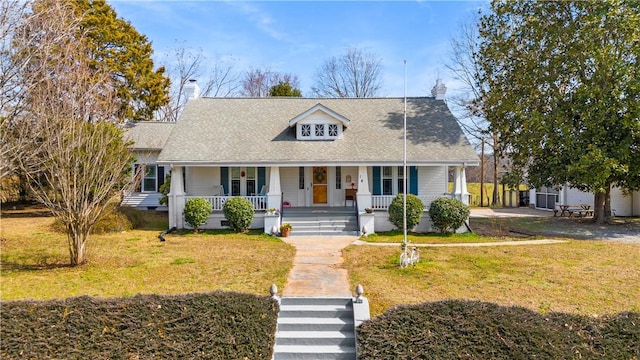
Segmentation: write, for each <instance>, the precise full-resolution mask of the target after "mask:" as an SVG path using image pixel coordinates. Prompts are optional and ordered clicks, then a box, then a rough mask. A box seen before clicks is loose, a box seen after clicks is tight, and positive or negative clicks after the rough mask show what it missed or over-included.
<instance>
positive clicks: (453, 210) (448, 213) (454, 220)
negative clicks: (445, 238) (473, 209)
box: [429, 197, 470, 234]
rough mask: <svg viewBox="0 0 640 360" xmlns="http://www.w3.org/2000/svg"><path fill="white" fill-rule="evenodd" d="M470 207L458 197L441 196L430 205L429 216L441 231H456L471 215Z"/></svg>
mask: <svg viewBox="0 0 640 360" xmlns="http://www.w3.org/2000/svg"><path fill="white" fill-rule="evenodd" d="M469 213H470V211H469V207H468V206H467V205H465V204H464V203H463V202H462V201H460V200H458V199H453V198H448V197H440V198H437V199H435V200H434V201H433V202H432V203H431V205H430V206H429V217H430V218H431V222H432V223H433V226H434V227H435V228H436V229H438V231H439V232H440V233H443V234H444V233H448V232H456V230H457V229H458V228H459V227H461V226H462V225H464V221H465V220H466V219H467V218H468V217H469Z"/></svg>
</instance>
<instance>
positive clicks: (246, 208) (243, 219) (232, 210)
mask: <svg viewBox="0 0 640 360" xmlns="http://www.w3.org/2000/svg"><path fill="white" fill-rule="evenodd" d="M222 212H224V217H225V219H227V223H228V224H229V227H230V228H231V229H233V231H235V232H242V231H245V230H247V229H248V228H249V226H251V223H252V222H253V215H254V212H255V211H254V210H253V204H252V203H251V201H249V199H247V198H244V197H241V196H235V197H232V198H231V199H229V200H227V202H225V203H224V206H223V207H222Z"/></svg>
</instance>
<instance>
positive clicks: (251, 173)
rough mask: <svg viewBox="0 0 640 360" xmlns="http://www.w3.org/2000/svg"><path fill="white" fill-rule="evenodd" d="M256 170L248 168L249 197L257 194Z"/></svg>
mask: <svg viewBox="0 0 640 360" xmlns="http://www.w3.org/2000/svg"><path fill="white" fill-rule="evenodd" d="M256 193H257V191H256V168H254V167H248V168H247V195H254V194H256Z"/></svg>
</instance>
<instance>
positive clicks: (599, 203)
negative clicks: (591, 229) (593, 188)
mask: <svg viewBox="0 0 640 360" xmlns="http://www.w3.org/2000/svg"><path fill="white" fill-rule="evenodd" d="M605 189H606V190H605V191H604V192H600V193H595V194H594V195H593V221H594V222H595V223H596V224H598V225H602V224H608V223H610V222H611V186H607V187H605Z"/></svg>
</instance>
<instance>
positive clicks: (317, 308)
mask: <svg viewBox="0 0 640 360" xmlns="http://www.w3.org/2000/svg"><path fill="white" fill-rule="evenodd" d="M278 316H280V317H282V318H285V317H313V318H329V317H334V318H340V319H342V318H349V317H353V308H352V307H347V306H346V305H282V306H280V314H279V315H278Z"/></svg>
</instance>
